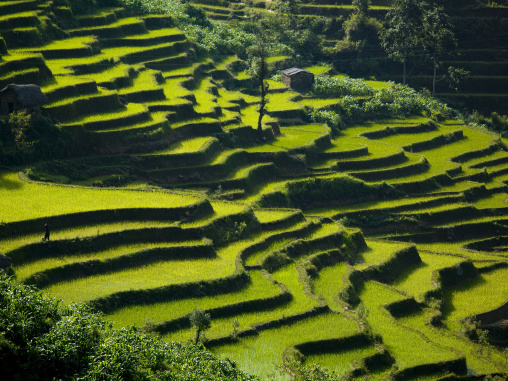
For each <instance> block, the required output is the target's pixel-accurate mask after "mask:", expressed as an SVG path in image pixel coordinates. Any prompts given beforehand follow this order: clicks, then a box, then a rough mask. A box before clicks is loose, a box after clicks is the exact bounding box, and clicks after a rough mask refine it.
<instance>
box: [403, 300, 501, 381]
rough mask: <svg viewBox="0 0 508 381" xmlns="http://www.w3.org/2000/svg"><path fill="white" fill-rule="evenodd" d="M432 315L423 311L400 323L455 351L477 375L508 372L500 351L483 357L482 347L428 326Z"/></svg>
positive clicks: (462, 337) (445, 330)
mask: <svg viewBox="0 0 508 381" xmlns="http://www.w3.org/2000/svg"><path fill="white" fill-rule="evenodd" d="M432 313H433V311H431V310H423V311H421V312H420V313H417V314H414V315H411V316H407V317H403V318H401V319H398V322H399V323H401V324H403V325H405V326H408V327H410V328H412V329H417V330H418V331H420V332H422V333H423V334H424V335H425V336H426V337H427V338H428V339H429V340H432V341H433V342H435V343H438V344H440V345H442V346H444V347H447V348H450V349H453V350H455V351H456V352H457V354H458V355H463V356H465V357H466V362H467V367H468V369H471V370H472V371H474V372H476V374H488V373H495V372H503V371H505V370H506V358H505V357H504V356H503V355H502V354H500V353H499V352H498V351H496V350H492V349H491V350H490V351H489V355H488V356H482V355H481V354H480V351H481V345H479V344H477V343H474V342H473V341H470V340H468V339H466V338H465V337H464V336H461V335H459V334H456V333H452V332H450V331H449V330H447V329H442V328H437V327H434V326H432V325H430V324H428V323H427V321H428V319H429V318H430V316H431V315H432Z"/></svg>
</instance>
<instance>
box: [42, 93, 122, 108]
mask: <svg viewBox="0 0 508 381" xmlns="http://www.w3.org/2000/svg"><path fill="white" fill-rule="evenodd" d="M114 93H116V90H107V89H103V88H99V89H98V91H97V93H94V94H92V95H89V94H87V95H81V96H76V97H66V98H63V99H60V100H58V101H56V102H52V103H49V104H48V106H49V108H50V109H51V107H54V106H61V105H66V104H70V103H73V102H74V101H76V100H78V99H84V98H88V99H90V98H95V97H102V96H108V95H112V94H114Z"/></svg>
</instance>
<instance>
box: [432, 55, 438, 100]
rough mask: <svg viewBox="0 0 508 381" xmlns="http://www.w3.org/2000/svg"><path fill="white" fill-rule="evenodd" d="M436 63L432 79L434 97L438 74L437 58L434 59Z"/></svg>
mask: <svg viewBox="0 0 508 381" xmlns="http://www.w3.org/2000/svg"><path fill="white" fill-rule="evenodd" d="M432 60H433V61H434V77H433V78H432V95H436V74H437V62H436V56H434V57H432Z"/></svg>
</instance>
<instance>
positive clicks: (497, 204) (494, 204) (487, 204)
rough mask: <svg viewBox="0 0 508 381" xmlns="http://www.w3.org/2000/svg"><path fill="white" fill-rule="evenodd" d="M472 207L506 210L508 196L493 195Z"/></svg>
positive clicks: (478, 201)
mask: <svg viewBox="0 0 508 381" xmlns="http://www.w3.org/2000/svg"><path fill="white" fill-rule="evenodd" d="M473 205H474V206H475V208H478V209H485V208H506V207H508V195H507V194H506V193H495V194H493V195H491V196H489V197H485V198H481V199H479V200H477V201H475V202H474V203H473Z"/></svg>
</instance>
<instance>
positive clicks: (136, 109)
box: [67, 103, 148, 125]
mask: <svg viewBox="0 0 508 381" xmlns="http://www.w3.org/2000/svg"><path fill="white" fill-rule="evenodd" d="M145 113H146V114H147V113H148V109H147V108H146V106H145V105H142V104H137V103H129V104H128V105H127V106H125V108H120V109H116V110H113V111H110V112H103V113H100V114H92V115H85V116H81V117H78V118H76V119H73V120H72V122H71V123H68V124H67V125H75V124H81V123H82V124H86V123H91V122H98V121H107V120H114V119H117V118H123V117H127V116H133V115H139V114H145Z"/></svg>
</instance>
